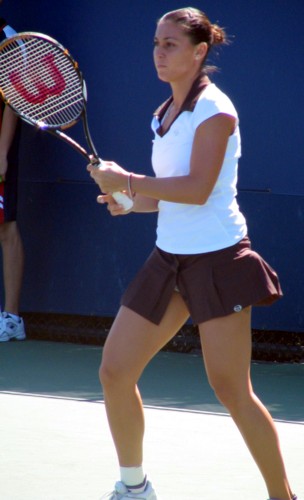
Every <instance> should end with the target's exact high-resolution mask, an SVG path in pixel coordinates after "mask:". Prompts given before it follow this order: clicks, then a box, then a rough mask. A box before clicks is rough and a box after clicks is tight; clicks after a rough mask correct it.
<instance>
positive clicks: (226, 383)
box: [209, 377, 250, 413]
mask: <svg viewBox="0 0 304 500" xmlns="http://www.w3.org/2000/svg"><path fill="white" fill-rule="evenodd" d="M209 383H210V386H211V387H212V389H213V391H214V394H215V396H216V398H217V399H218V400H219V402H220V403H221V404H222V405H223V406H225V407H226V408H227V409H228V410H229V411H230V413H233V412H234V411H235V410H237V409H238V407H239V406H240V405H242V404H243V402H244V401H245V400H248V399H250V391H249V387H248V386H247V385H244V386H243V384H240V383H238V382H234V381H231V380H229V378H228V377H216V378H214V379H213V380H212V379H211V380H209Z"/></svg>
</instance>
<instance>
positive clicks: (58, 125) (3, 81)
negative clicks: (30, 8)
mask: <svg viewBox="0 0 304 500" xmlns="http://www.w3.org/2000/svg"><path fill="white" fill-rule="evenodd" d="M84 85H85V84H84V81H83V78H82V75H81V72H80V71H79V68H78V63H77V62H76V61H75V60H74V59H73V57H72V56H71V54H70V53H69V51H68V50H67V49H66V48H65V47H63V45H61V44H60V43H59V42H57V41H56V40H55V39H53V38H51V37H49V36H47V35H44V34H42V33H36V32H23V33H18V34H17V35H15V36H12V37H9V38H7V39H6V40H4V41H3V42H2V43H1V44H0V93H1V97H2V99H3V100H4V102H5V103H6V104H8V105H9V106H10V107H11V108H12V109H13V111H15V113H16V114H17V115H19V116H20V117H21V118H22V119H23V120H25V121H26V122H28V123H30V124H31V125H34V126H37V127H39V128H42V129H50V130H51V129H55V130H56V129H65V128H68V127H70V126H72V125H74V123H76V122H77V121H78V120H79V119H80V117H81V115H82V113H83V111H84V108H85V105H86V95H85V87H84Z"/></svg>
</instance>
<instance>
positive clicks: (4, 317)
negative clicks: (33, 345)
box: [0, 312, 26, 342]
mask: <svg viewBox="0 0 304 500" xmlns="http://www.w3.org/2000/svg"><path fill="white" fill-rule="evenodd" d="M25 338H26V335H25V329H24V322H23V319H22V318H20V317H19V318H18V319H17V320H16V319H15V318H13V317H12V316H11V315H10V314H9V313H7V312H3V313H2V314H0V342H7V341H8V340H15V339H16V340H24V339H25Z"/></svg>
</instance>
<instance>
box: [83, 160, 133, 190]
mask: <svg viewBox="0 0 304 500" xmlns="http://www.w3.org/2000/svg"><path fill="white" fill-rule="evenodd" d="M87 170H88V171H89V172H90V175H91V177H92V178H93V179H94V181H95V182H96V184H98V186H99V187H100V189H101V191H102V192H103V193H115V192H116V191H124V190H127V189H128V176H129V173H128V172H127V171H126V170H124V169H123V168H122V167H120V166H119V165H117V163H115V162H113V161H102V162H101V163H100V164H99V165H97V166H94V165H92V164H91V163H90V164H89V165H88V166H87Z"/></svg>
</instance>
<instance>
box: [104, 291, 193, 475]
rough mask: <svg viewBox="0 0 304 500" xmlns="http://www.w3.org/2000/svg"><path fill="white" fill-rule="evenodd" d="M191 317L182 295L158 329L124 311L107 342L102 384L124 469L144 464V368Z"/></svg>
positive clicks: (178, 296) (125, 309)
mask: <svg viewBox="0 0 304 500" xmlns="http://www.w3.org/2000/svg"><path fill="white" fill-rule="evenodd" d="M188 316H189V313H188V310H187V308H186V306H185V303H184V301H183V300H182V298H181V297H180V295H179V294H178V293H176V292H174V293H173V296H172V299H171V302H170V304H169V306H168V309H167V311H166V313H165V315H164V317H163V319H162V321H161V323H160V324H159V325H155V324H153V323H151V322H150V321H147V320H146V319H144V318H143V317H141V316H139V315H138V314H136V313H135V312H133V311H131V310H130V309H128V308H126V307H121V308H120V310H119V313H118V315H117V317H116V319H115V321H114V323H113V326H112V328H111V331H110V333H109V336H108V338H107V341H106V344H105V347H104V350H103V357H102V363H101V367H100V380H101V383H102V386H103V390H104V395H105V404H106V410H107V415H108V420H109V425H110V429H111V432H112V436H113V440H114V443H115V447H116V450H117V455H118V459H119V463H120V465H121V466H123V467H134V466H139V465H140V464H141V463H142V460H143V449H142V442H143V435H144V416H143V407H142V401H141V397H140V394H139V391H138V388H137V381H138V379H139V378H140V376H141V374H142V372H143V370H144V368H145V366H146V365H147V364H148V362H149V361H150V360H151V359H152V357H153V356H154V355H155V354H156V353H157V352H158V351H159V350H160V349H161V348H162V347H163V346H164V345H165V344H166V343H167V342H168V341H169V340H170V339H171V338H172V337H173V336H174V335H175V333H176V332H177V331H178V330H179V329H180V328H181V326H182V325H183V324H184V323H185V321H186V320H187V318H188Z"/></svg>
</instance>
